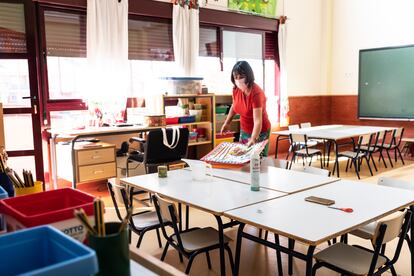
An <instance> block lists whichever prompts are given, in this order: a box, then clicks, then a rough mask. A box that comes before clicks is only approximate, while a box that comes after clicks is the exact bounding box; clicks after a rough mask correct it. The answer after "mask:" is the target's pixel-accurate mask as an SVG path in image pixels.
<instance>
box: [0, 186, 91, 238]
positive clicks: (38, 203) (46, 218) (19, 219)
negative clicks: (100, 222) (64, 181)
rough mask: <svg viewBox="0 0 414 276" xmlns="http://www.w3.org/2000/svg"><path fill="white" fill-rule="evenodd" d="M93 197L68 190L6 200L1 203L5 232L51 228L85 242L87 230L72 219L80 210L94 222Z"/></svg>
mask: <svg viewBox="0 0 414 276" xmlns="http://www.w3.org/2000/svg"><path fill="white" fill-rule="evenodd" d="M93 199H94V197H93V196H91V195H88V194H86V193H83V192H81V191H79V190H74V189H71V188H65V189H59V190H53V191H47V192H43V193H36V194H30V195H24V196H19V197H14V198H7V199H4V200H1V201H0V213H2V214H4V215H5V216H6V222H7V230H8V232H11V231H15V230H18V229H22V228H28V227H33V226H38V225H44V224H50V225H52V226H54V227H56V228H57V229H59V230H61V231H62V232H64V233H65V234H67V235H69V236H72V237H73V238H75V239H77V240H79V241H82V242H83V241H84V240H85V237H86V229H85V227H84V226H83V225H82V223H81V222H80V221H79V220H78V219H76V218H75V217H74V215H73V211H74V210H75V209H80V208H83V209H84V210H85V212H86V214H87V215H88V216H89V218H90V219H91V220H93Z"/></svg>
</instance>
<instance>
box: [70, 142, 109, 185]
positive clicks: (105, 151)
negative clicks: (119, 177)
mask: <svg viewBox="0 0 414 276" xmlns="http://www.w3.org/2000/svg"><path fill="white" fill-rule="evenodd" d="M75 166H76V182H77V183H81V182H88V181H95V180H103V179H108V178H111V177H116V160H115V145H113V144H108V143H96V144H88V145H87V146H82V145H76V146H75Z"/></svg>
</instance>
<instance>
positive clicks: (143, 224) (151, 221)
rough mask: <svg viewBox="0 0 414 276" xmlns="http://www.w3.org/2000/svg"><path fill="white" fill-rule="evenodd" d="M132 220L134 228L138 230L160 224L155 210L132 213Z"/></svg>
mask: <svg viewBox="0 0 414 276" xmlns="http://www.w3.org/2000/svg"><path fill="white" fill-rule="evenodd" d="M132 220H133V221H134V225H135V228H137V229H138V230H142V229H144V228H147V227H151V226H157V225H159V224H160V221H159V220H158V216H157V212H155V211H150V212H146V213H142V214H136V215H133V216H132Z"/></svg>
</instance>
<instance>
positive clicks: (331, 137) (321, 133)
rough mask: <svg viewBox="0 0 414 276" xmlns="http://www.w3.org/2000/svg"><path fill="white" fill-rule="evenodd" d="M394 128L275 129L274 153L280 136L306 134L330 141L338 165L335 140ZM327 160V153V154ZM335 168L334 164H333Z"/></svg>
mask: <svg viewBox="0 0 414 276" xmlns="http://www.w3.org/2000/svg"><path fill="white" fill-rule="evenodd" d="M394 129H396V128H395V127H379V126H352V125H323V126H316V127H308V128H301V129H295V130H282V131H275V132H272V134H275V135H278V137H277V139H276V153H275V156H276V158H277V150H278V143H279V140H280V137H287V136H289V135H290V134H306V136H308V138H311V139H322V140H326V141H328V142H332V143H333V144H334V148H335V154H336V155H335V156H336V157H335V165H336V166H339V164H338V158H337V156H338V144H337V142H338V141H339V140H342V139H347V138H351V139H353V137H357V136H360V135H365V134H373V133H377V132H379V131H390V130H394ZM328 161H329V155H328ZM334 170H335V166H334ZM337 177H339V168H338V169H337Z"/></svg>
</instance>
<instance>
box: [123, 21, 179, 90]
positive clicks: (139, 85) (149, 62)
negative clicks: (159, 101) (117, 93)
mask: <svg viewBox="0 0 414 276" xmlns="http://www.w3.org/2000/svg"><path fill="white" fill-rule="evenodd" d="M128 36H129V50H128V51H129V60H130V73H131V92H130V95H129V97H139V96H141V97H142V96H144V95H148V94H154V93H157V92H160V88H159V87H158V84H159V78H160V77H165V76H171V75H173V74H174V72H175V64H174V62H173V61H174V51H173V42H172V25H171V22H169V21H164V22H154V21H149V20H145V19H130V20H129V22H128Z"/></svg>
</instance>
